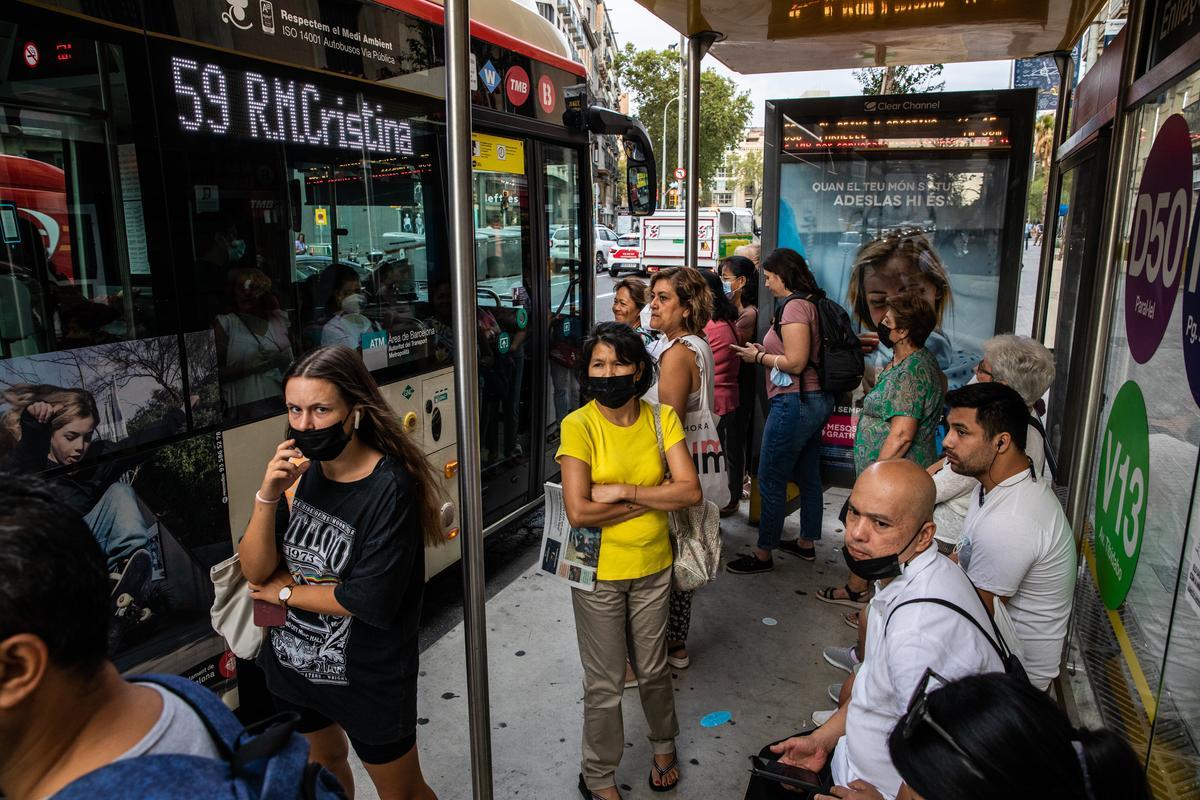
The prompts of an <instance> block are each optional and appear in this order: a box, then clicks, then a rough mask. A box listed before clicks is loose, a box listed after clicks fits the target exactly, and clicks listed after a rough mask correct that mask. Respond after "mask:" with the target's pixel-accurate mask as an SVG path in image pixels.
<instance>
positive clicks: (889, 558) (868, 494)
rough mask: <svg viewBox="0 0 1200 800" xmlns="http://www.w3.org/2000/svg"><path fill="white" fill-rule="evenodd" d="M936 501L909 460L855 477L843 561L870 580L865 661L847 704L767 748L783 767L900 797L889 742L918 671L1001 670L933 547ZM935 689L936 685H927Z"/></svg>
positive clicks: (961, 578)
mask: <svg viewBox="0 0 1200 800" xmlns="http://www.w3.org/2000/svg"><path fill="white" fill-rule="evenodd" d="M935 497H936V490H935V489H934V485H933V479H932V478H930V477H929V474H928V473H927V472H926V471H925V470H924V469H922V468H921V467H920V466H918V465H917V464H916V463H914V462H912V461H909V460H907V459H894V460H890V461H878V462H876V463H875V464H872V465H871V466H870V467H868V468H867V469H866V470H865V471H864V472H863V473H862V474H861V475H860V476H859V477H858V481H857V482H855V484H854V489H853V491H852V492H851V493H850V500H849V506H848V513H847V516H846V543H845V547H844V548H843V555H844V557H845V559H846V564H847V565H848V566H849V567H850V571H851V572H853V573H854V574H855V575H858V576H859V577H861V578H865V579H867V580H872V581H875V596H874V597H873V598H872V600H871V602H870V604H869V605H868V606H867V618H868V623H867V647H866V653H865V656H866V657H865V659H864V660H863V664H862V666H861V667H860V668H859V671H858V675H857V677H856V678H855V680H854V685H853V688H852V690H851V694H850V702H849V703H847V704H845V705H843V706H842V707H841V708H840V709H838V711H837V713H836V714H834V715H833V717H832V718H831V719H830V720H829V721H828V722H826V723H825V724H824V725H822V726H821V727H819V728H817V729H816V730H815V731H813V732H812V733H810V734H808V735H804V736H795V737H793V738H791V739H787V740H785V741H783V742H780V743H779V744H777V745H775V746H773V747H772V748H771V750H772V751H773V752H774V753H776V754H779V755H780V756H781V758H780V760H781V761H783V762H784V763H788V764H792V765H793V766H799V767H803V768H805V769H810V770H813V771H814V772H820V771H821V770H822V769H824V768H825V767H826V766H827V764H828V766H830V767H831V768H832V775H833V781H834V783H835V784H837V785H839V786H847V785H853V784H855V783H856V782H859V781H861V782H866V783H870V784H872V785H874V786H875V788H876V789H877V790H878V791H879V792H880V793H881V794H882V795H883V796H884V797H885V798H888V800H891V799H892V798H894V797H895V796H896V793H897V792H899V790H900V784H901V778H900V775H899V773H897V772H896V769H895V767H893V766H892V762H891V758H890V757H889V756H888V746H887V738H888V736H889V735H890V734H891V732H892V728H894V727H895V725H896V722H897V721H899V719H900V717H902V716H903V715H904V713H905V711H906V710H907V708H908V703H909V700H910V698H911V697H912V695H913V691H914V690H915V689H917V687H918V685H919V684H921V683H922V682H923V678H924V676H925V671H926V670H933V671H934V672H935V673H937V675H938V676H940V677H941V678H944V679H945V680H955V679H957V678H961V677H964V676H966V675H973V674H977V673H981V672H999V671H1003V665H1002V664H1001V662H1000V657H999V655H998V653H997V650H996V648H995V646H993V643H992V640H991V639H990V638H988V637H990V635H991V631H992V627H991V622H990V621H989V620H988V617H987V615H986V611H985V610H984V607H983V604H982V603H981V602H980V601H979V596H978V595H977V594H976V593H975V589H974V587H972V586H971V582H970V581H969V580H968V579H967V576H966V575H965V574H964V573H963V571H962V569H961V568H960V567H959V566H958V565H957V564H955V563H954V562H953V561H950V560H949V559H948V558H946V557H945V556H943V555H941V554H939V553H938V550H937V547H936V546H934V544H933V534H934V530H935V526H934V523H933V506H934V500H935ZM930 600H935V601H937V602H929V601H930ZM914 601H915V602H914ZM939 602H947V603H951V604H953V605H955V606H957V607H958V608H959V609H961V612H962V613H960V612H959V611H956V610H954V609H952V608H948V607H946V606H944V605H939V604H938V603H939ZM964 615H968V616H970V617H971V619H968V618H967V616H964ZM972 619H973V620H974V623H972ZM976 624H978V626H979V627H978V628H977V627H976ZM983 631H987V634H986V635H985V634H984V633H983ZM938 685H939V681H938V679H937V678H934V679H932V682H931V683H930V684H929V687H928V688H930V689H933V688H936V687H937V686H938ZM831 754H832V758H831ZM793 796H794V795H793Z"/></svg>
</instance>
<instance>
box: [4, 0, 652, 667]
mask: <svg viewBox="0 0 1200 800" xmlns="http://www.w3.org/2000/svg"><path fill="white" fill-rule="evenodd" d="M442 15H443V10H442V7H441V6H440V5H437V4H435V3H431V2H427V0H388V2H382V3H375V2H366V1H365V0H364V1H363V2H344V1H343V2H332V1H327V0H276V1H275V2H267V1H266V0H264V2H256V3H251V4H247V3H244V2H243V3H237V2H225V0H206V2H194V1H193V0H177V1H176V2H163V3H153V4H146V5H145V6H143V5H142V4H137V3H134V4H128V3H111V4H110V3H99V4H96V3H84V2H75V1H74V0H62V1H61V2H58V1H57V0H54V1H52V2H17V3H9V4H6V6H5V8H4V10H3V11H0V23H2V25H0V40H2V41H3V43H4V45H5V46H4V55H3V60H0V70H2V74H0V105H2V106H3V109H4V122H3V123H2V124H0V234H2V240H3V242H2V247H3V250H2V251H0V252H2V254H3V258H2V259H0V343H2V348H3V349H2V352H0V420H2V423H3V424H2V425H0V467H3V468H4V469H7V470H9V471H18V472H22V473H24V474H40V475H42V476H43V477H44V479H45V480H47V481H48V482H49V483H50V485H51V486H52V487H54V489H55V491H57V492H60V493H61V495H62V497H63V500H64V502H66V503H68V504H70V505H71V506H72V507H74V508H76V509H77V510H78V511H79V512H80V513H81V514H85V515H86V519H87V521H88V523H89V525H90V526H91V527H92V530H93V533H94V534H95V535H96V538H97V540H98V541H99V542H100V543H101V544H102V546H103V548H104V550H105V554H106V558H107V560H108V567H109V569H110V571H111V573H112V576H113V582H114V603H113V622H114V625H113V632H112V636H111V642H110V644H111V649H112V651H113V653H114V658H115V661H116V663H117V665H118V667H119V668H121V669H122V670H137V671H142V672H147V671H161V672H173V673H177V674H182V675H185V676H188V677H190V678H193V679H195V680H197V681H199V682H200V683H202V684H204V685H208V686H211V687H213V688H214V689H215V690H218V691H221V690H224V689H227V688H229V687H231V686H232V685H233V680H234V673H235V669H234V664H233V660H232V658H231V655H230V654H229V653H228V652H226V650H225V646H224V643H223V642H221V641H220V640H219V639H217V638H216V637H215V636H214V635H213V632H212V630H211V626H210V621H209V607H210V605H211V602H212V587H211V582H210V580H209V568H210V567H211V566H212V565H214V564H216V563H218V562H219V561H221V560H223V559H224V558H226V557H228V556H229V555H230V554H231V552H232V545H233V542H234V541H235V540H236V539H237V538H238V537H239V536H240V534H241V531H242V530H243V529H244V526H245V524H246V522H247V520H248V518H249V515H250V512H251V508H252V504H253V503H252V498H253V494H254V491H255V488H256V487H257V486H258V485H259V483H260V481H261V473H262V471H263V467H264V466H265V464H266V461H267V459H268V457H269V455H270V454H271V452H272V451H273V450H274V448H275V447H276V446H277V444H278V442H279V441H281V440H282V439H283V438H284V437H285V429H286V419H285V415H284V408H283V402H282V396H281V382H282V376H283V374H284V371H285V370H286V369H287V367H288V365H289V363H291V361H292V360H293V359H295V358H297V357H298V356H300V355H301V354H303V353H305V352H307V351H311V350H312V349H314V348H316V347H320V346H324V345H331V344H343V345H346V346H349V347H351V348H355V349H358V350H360V351H361V353H362V358H363V360H364V362H365V364H366V365H367V367H368V368H369V369H370V370H371V372H372V373H373V374H374V376H375V378H376V379H377V380H378V382H379V383H380V385H381V386H382V388H383V392H384V395H385V397H386V398H387V400H388V401H389V403H391V404H392V406H393V407H394V409H395V410H396V412H397V413H398V414H399V415H400V417H401V419H402V421H403V425H404V428H405V430H406V431H407V432H408V433H409V434H410V435H411V436H413V437H414V438H415V439H416V440H418V441H419V442H420V443H421V445H422V447H423V449H424V451H425V454H426V456H427V457H428V459H429V461H430V462H431V464H432V465H433V466H434V468H435V471H436V474H438V475H439V476H441V479H442V481H443V484H442V486H441V487H440V488H441V491H442V495H443V496H444V505H443V506H442V509H441V510H442V517H441V519H442V523H443V526H444V533H445V536H446V539H447V541H446V543H445V546H442V547H437V548H431V549H430V550H429V552H428V557H427V560H426V564H427V574H428V575H429V576H432V575H433V574H435V573H437V572H439V571H440V570H442V569H444V568H445V567H446V566H447V565H449V564H451V563H453V562H454V561H456V560H457V559H458V558H459V554H460V542H459V540H458V538H457V536H458V533H459V520H458V513H457V491H458V490H457V470H458V468H459V456H458V450H457V447H456V416H457V408H458V404H457V403H456V397H455V394H454V384H453V369H454V364H453V358H452V354H453V344H454V336H455V334H454V332H455V329H456V324H455V320H454V319H453V318H452V315H451V311H450V295H451V292H450V286H451V274H450V267H449V258H448V252H447V251H448V244H447V230H446V227H447V224H446V219H447V216H448V214H447V206H448V197H447V196H446V185H447V178H446V160H447V154H446V140H445V133H444V128H445V118H446V108H445V101H444V99H443V97H444V93H445V76H444V71H445V62H444V57H443V33H442V27H441V24H442ZM471 51H472V55H471V57H472V60H473V62H474V64H473V68H472V101H473V119H474V132H473V141H472V144H473V148H472V150H473V167H474V170H473V200H474V218H475V219H474V222H475V227H476V234H475V250H474V259H475V267H476V268H475V274H474V276H473V277H474V283H475V286H476V290H475V291H476V296H477V308H476V315H475V324H476V336H477V339H478V364H479V393H480V418H479V427H480V435H481V441H482V443H483V451H484V452H483V463H482V475H483V507H484V518H485V522H486V524H487V525H488V526H489V529H492V528H497V527H499V526H501V525H502V524H504V523H505V521H506V520H509V519H513V518H515V517H517V516H519V515H520V514H522V513H524V512H526V511H528V510H529V509H531V508H534V507H535V506H536V505H537V504H538V503H539V502H540V501H541V498H542V492H543V489H542V487H543V484H544V482H545V481H547V480H550V479H553V478H555V477H556V476H557V471H558V468H557V464H556V462H555V461H554V458H553V455H554V450H555V447H556V443H557V437H558V424H559V422H560V421H561V419H562V418H563V416H564V415H565V414H566V413H567V412H568V411H569V410H571V409H572V408H574V406H575V404H576V403H577V401H578V391H579V390H578V384H577V381H576V378H575V370H574V366H575V361H576V359H577V357H578V349H579V344H580V342H581V338H582V334H583V332H584V331H585V330H586V329H587V327H588V326H589V325H590V320H591V307H592V294H593V286H592V281H593V277H594V268H593V265H592V263H591V259H590V258H584V257H576V256H577V253H575V252H574V251H575V250H578V251H579V252H581V253H590V252H591V250H592V241H591V239H592V230H593V221H592V219H591V211H592V209H593V207H594V204H593V202H592V197H591V192H592V187H593V183H592V178H591V174H590V164H591V159H590V158H589V157H588V153H589V150H588V148H589V147H590V146H591V145H590V141H591V136H592V135H593V133H622V134H624V135H625V136H626V142H627V150H629V151H630V152H629V157H630V159H631V162H630V163H631V164H635V163H641V162H640V161H639V158H640V156H639V154H640V153H644V154H648V153H649V152H650V149H649V143H648V141H646V140H645V137H644V131H642V129H641V127H640V125H639V124H638V123H635V122H632V121H631V120H629V119H628V118H627V117H623V116H621V115H619V114H615V113H612V112H607V111H604V110H602V109H598V108H597V107H594V106H593V104H592V99H591V98H590V97H589V96H588V83H587V75H586V72H585V70H584V68H583V66H582V65H580V64H579V63H577V62H576V61H573V60H572V59H571V53H570V51H569V50H568V47H567V45H566V43H565V40H564V39H563V37H562V36H561V34H559V33H558V31H557V30H556V29H555V28H554V27H553V26H552V25H551V24H550V23H549V22H548V21H546V20H545V19H543V18H542V17H541V16H540V15H539V14H537V13H536V11H534V10H533V9H532V8H531V7H526V6H525V5H522V4H518V3H512V2H507V0H496V2H482V3H478V4H477V9H476V21H475V22H474V23H473V25H472V40H471ZM631 143H632V144H631ZM634 145H635V146H634ZM639 148H644V149H639ZM634 183H635V184H636V185H640V186H642V187H644V186H646V185H654V178H653V177H652V176H651V177H650V178H649V180H648V181H647V180H646V176H645V175H643V176H642V178H641V180H635V181H634ZM647 197H648V195H647V194H646V193H645V192H643V193H642V196H641V198H640V204H641V205H642V206H643V207H642V208H641V210H640V211H639V210H638V206H639V203H638V202H635V203H632V204H631V206H632V207H633V213H646V212H648V211H651V210H652V205H651V206H650V207H649V208H646V207H645V201H646V198H647ZM561 227H566V228H570V229H574V230H575V231H577V233H576V234H575V235H574V236H572V237H568V239H569V241H571V242H572V243H573V245H574V246H573V247H569V248H568V249H567V251H566V252H557V253H555V254H553V256H554V257H553V258H552V257H551V255H552V254H551V253H550V252H549V247H548V242H549V239H550V235H549V232H550V231H551V230H552V229H557V228H561ZM467 277H468V279H469V278H470V277H471V276H467ZM39 403H41V404H49V405H50V406H51V407H52V408H53V409H54V413H55V415H54V420H53V422H50V421H47V422H39V421H38V419H37V418H36V417H35V415H34V414H33V413H31V411H30V409H31V407H34V406H36V405H37V404H39ZM62 425H65V426H66V427H68V428H70V429H72V430H76V431H77V434H75V435H76V436H77V439H76V440H75V441H78V442H80V443H81V444H77V445H74V446H73V448H64V447H60V446H59V444H60V443H59V441H58V438H56V435H55V434H54V431H56V430H58V429H59V427H61V426H62ZM118 601H119V602H118Z"/></svg>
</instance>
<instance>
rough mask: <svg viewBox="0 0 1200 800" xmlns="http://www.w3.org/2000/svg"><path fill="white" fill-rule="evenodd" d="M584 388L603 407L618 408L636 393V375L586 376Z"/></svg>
mask: <svg viewBox="0 0 1200 800" xmlns="http://www.w3.org/2000/svg"><path fill="white" fill-rule="evenodd" d="M585 388H586V389H587V391H588V393H589V394H591V396H592V397H594V398H596V402H597V403H599V404H600V405H602V406H604V407H605V408H620V407H621V406H623V405H625V404H626V403H628V402H629V401H630V400H632V399H633V398H634V397H635V396H636V395H637V376H636V375H614V376H612V377H611V378H593V377H592V376H590V375H589V376H588V377H587V381H586V384H585Z"/></svg>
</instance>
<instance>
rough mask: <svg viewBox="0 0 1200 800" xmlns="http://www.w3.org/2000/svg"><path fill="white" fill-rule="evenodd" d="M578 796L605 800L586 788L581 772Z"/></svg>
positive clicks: (586, 799)
mask: <svg viewBox="0 0 1200 800" xmlns="http://www.w3.org/2000/svg"><path fill="white" fill-rule="evenodd" d="M676 783H678V781H676ZM579 794H580V795H582V796H583V800H605V798H603V797H601V796H600V795H598V794H596V793H595V792H593V791H592V790H591V789H589V788H588V786H587V781H585V780H584V779H583V773H582V772H581V773H579ZM620 796H621V793H620V792H617V797H620Z"/></svg>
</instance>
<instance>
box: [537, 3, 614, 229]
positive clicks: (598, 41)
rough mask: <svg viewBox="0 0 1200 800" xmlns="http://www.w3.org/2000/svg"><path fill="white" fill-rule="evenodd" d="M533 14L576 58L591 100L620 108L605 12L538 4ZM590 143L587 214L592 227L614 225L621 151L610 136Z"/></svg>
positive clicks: (598, 7)
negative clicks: (553, 28)
mask: <svg viewBox="0 0 1200 800" xmlns="http://www.w3.org/2000/svg"><path fill="white" fill-rule="evenodd" d="M536 5H537V10H538V13H539V14H541V15H542V16H543V17H545V18H546V19H548V20H549V21H550V22H552V23H554V24H555V25H556V26H557V27H558V29H559V30H560V31H562V33H563V36H565V37H566V39H567V42H568V43H569V44H570V47H571V51H572V53H573V54H574V57H575V60H576V61H577V62H579V63H580V64H583V65H584V67H586V68H587V72H588V93H589V95H590V96H591V98H592V102H593V103H596V104H598V105H602V106H604V107H606V108H611V109H614V110H615V109H619V108H620V107H621V102H622V94H621V90H620V86H619V83H618V81H617V72H616V60H617V38H616V32H615V31H614V30H613V26H612V21H611V19H610V18H609V15H608V9H607V8H606V7H605V5H604V3H602V2H596V1H595V0H553V2H548V1H547V0H537V3H536ZM594 138H595V141H594V142H593V144H592V183H593V192H592V195H593V197H594V198H595V207H594V208H593V209H592V214H593V217H594V219H595V220H596V222H597V224H600V225H608V226H610V227H613V226H615V225H616V221H617V213H618V207H619V206H620V205H621V204H622V199H621V197H622V195H621V193H620V192H619V191H618V190H619V188H620V186H621V180H620V177H621V175H620V171H619V169H618V164H619V162H620V149H619V144H618V142H617V138H616V137H615V136H597V137H594Z"/></svg>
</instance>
